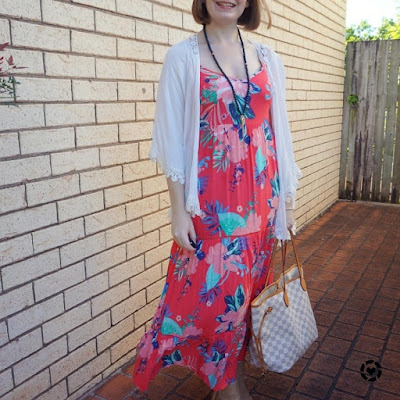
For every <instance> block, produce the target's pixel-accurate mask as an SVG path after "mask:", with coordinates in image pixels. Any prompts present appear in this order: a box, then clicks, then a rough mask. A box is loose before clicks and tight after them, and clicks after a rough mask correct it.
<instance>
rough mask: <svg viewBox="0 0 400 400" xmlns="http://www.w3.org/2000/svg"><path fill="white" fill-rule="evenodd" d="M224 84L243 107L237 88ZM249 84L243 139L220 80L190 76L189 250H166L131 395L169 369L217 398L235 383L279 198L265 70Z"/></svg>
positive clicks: (241, 83) (243, 85)
mask: <svg viewBox="0 0 400 400" xmlns="http://www.w3.org/2000/svg"><path fill="white" fill-rule="evenodd" d="M231 82H232V84H233V85H234V88H235V92H236V94H237V96H238V102H239V105H240V106H242V107H243V104H244V97H245V95H246V92H247V80H240V79H233V78H232V79H231ZM250 83H251V86H250V95H251V100H250V102H249V107H248V108H247V112H246V126H247V133H246V135H245V136H244V138H243V132H242V128H241V125H240V122H239V115H238V114H237V112H236V107H235V104H234V102H233V94H232V90H231V88H230V86H229V83H228V81H227V80H226V79H225V77H224V76H223V75H222V74H220V73H217V72H214V71H211V70H209V69H206V68H204V67H201V69H200V101H201V106H200V113H201V114H200V135H199V140H200V142H199V154H198V160H199V161H198V194H199V201H200V207H201V210H202V215H201V216H195V217H194V218H193V223H194V227H195V230H196V235H197V242H196V251H188V250H186V249H182V248H180V247H179V246H178V245H177V244H176V242H175V241H174V242H173V244H172V248H171V252H170V257H169V258H170V259H169V265H168V271H167V277H166V283H165V286H164V289H163V292H162V294H161V299H160V302H159V304H158V308H157V310H156V312H155V315H154V318H153V320H152V324H151V328H150V330H148V331H147V332H146V333H145V334H144V335H143V336H142V338H141V340H140V342H139V344H138V346H137V358H136V362H135V365H134V369H133V381H134V383H136V385H137V386H138V387H139V389H141V390H146V389H147V388H148V384H149V381H150V380H151V379H153V378H154V376H155V375H156V374H157V372H158V371H159V370H160V369H161V368H164V367H169V366H172V365H183V366H186V367H188V368H190V369H191V370H193V371H194V372H195V373H196V374H197V375H198V376H199V377H200V378H201V379H202V380H203V381H204V382H205V383H206V384H207V385H208V386H209V387H210V388H212V389H213V390H221V389H223V388H225V387H226V386H227V385H229V384H230V383H232V382H233V381H235V379H236V368H237V362H238V361H241V360H243V358H244V356H245V353H246V348H247V344H248V340H249V338H250V303H251V301H252V300H253V299H254V298H255V297H256V296H257V294H259V293H260V292H261V290H262V289H263V288H264V287H265V284H266V276H267V272H268V268H269V264H270V259H271V251H272V247H273V243H274V240H275V239H274V228H275V219H276V218H275V216H276V210H277V207H278V195H279V181H278V170H277V167H278V166H277V159H276V149H275V140H274V132H273V131H272V128H271V122H270V121H271V118H270V106H271V101H272V93H271V85H270V81H269V79H268V75H267V69H266V66H265V64H263V65H262V67H261V69H260V70H259V71H258V72H257V73H255V74H254V75H252V76H251V77H250ZM271 281H272V274H271ZM271 281H270V282H271ZM270 282H268V283H270Z"/></svg>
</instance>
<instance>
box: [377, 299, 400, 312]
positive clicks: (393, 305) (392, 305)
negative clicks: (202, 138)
mask: <svg viewBox="0 0 400 400" xmlns="http://www.w3.org/2000/svg"><path fill="white" fill-rule="evenodd" d="M373 306H374V307H377V308H384V309H386V310H390V311H395V310H396V309H397V306H398V301H393V299H390V298H388V297H383V296H378V297H377V298H376V300H375V301H374V304H373Z"/></svg>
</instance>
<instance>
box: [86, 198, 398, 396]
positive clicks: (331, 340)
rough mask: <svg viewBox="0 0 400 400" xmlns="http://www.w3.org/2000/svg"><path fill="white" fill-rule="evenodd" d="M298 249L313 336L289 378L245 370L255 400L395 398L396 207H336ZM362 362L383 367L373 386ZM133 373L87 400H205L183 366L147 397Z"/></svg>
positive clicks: (302, 236)
mask: <svg viewBox="0 0 400 400" xmlns="http://www.w3.org/2000/svg"><path fill="white" fill-rule="evenodd" d="M296 243H297V248H298V250H299V256H300V260H301V262H302V263H303V265H304V269H305V274H306V280H307V283H308V289H309V294H310V298H311V300H312V303H313V307H314V312H315V316H316V320H317V323H318V328H319V338H318V341H317V342H315V343H314V345H313V346H312V347H311V348H310V350H309V351H308V352H307V353H306V354H305V356H304V357H303V358H302V359H300V360H299V362H298V363H297V364H296V365H295V367H294V368H293V369H292V370H291V371H289V372H288V373H285V374H276V373H273V372H268V373H266V374H265V375H263V374H262V372H261V371H260V370H257V369H255V368H252V367H251V366H249V365H248V364H246V368H245V372H246V383H247V386H248V388H249V389H250V391H251V394H252V397H253V399H254V400H261V399H289V400H307V399H332V400H353V399H354V400H355V399H360V398H361V399H371V400H372V399H373V400H400V310H399V303H400V277H399V276H400V206H388V205H380V204H374V203H364V202H357V203H352V202H338V203H336V204H335V205H333V206H332V207H331V209H330V210H328V211H327V212H326V213H325V214H324V215H323V216H321V217H320V218H318V219H316V220H315V221H314V222H312V223H311V224H310V225H309V226H307V227H306V228H305V229H303V230H302V231H301V232H299V233H298V235H297V240H296ZM289 261H290V262H293V259H292V258H291V259H290V260H289ZM275 276H276V275H275ZM368 360H373V361H376V362H379V363H380V365H381V370H382V374H381V376H380V378H379V379H377V380H376V381H375V382H369V381H367V380H364V379H363V378H362V376H361V373H360V367H361V365H362V364H363V363H365V362H366V361H368ZM131 369H132V365H129V366H128V367H126V368H125V369H124V371H123V372H122V373H120V374H117V375H115V376H114V377H112V378H111V379H109V380H108V381H107V382H104V383H103V386H102V387H101V388H99V389H97V390H95V393H92V395H90V396H87V397H86V399H85V400H99V399H101V400H104V399H106V400H139V399H150V400H161V399H166V400H167V399H168V400H178V399H181V400H182V399H186V400H188V399H190V400H201V399H209V398H210V391H209V389H208V388H207V387H206V386H205V385H204V383H202V382H201V381H200V379H199V378H197V376H196V375H194V374H193V373H191V372H190V371H188V370H186V369H184V368H182V367H170V368H165V369H162V370H161V371H160V373H159V374H158V375H157V377H156V378H155V379H154V380H153V382H152V384H151V386H150V388H149V393H148V394H147V395H146V394H145V393H142V392H138V390H137V388H135V387H134V386H133V384H132V381H131V375H130V374H131Z"/></svg>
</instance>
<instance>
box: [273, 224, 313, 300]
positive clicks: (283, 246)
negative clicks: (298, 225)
mask: <svg viewBox="0 0 400 400" xmlns="http://www.w3.org/2000/svg"><path fill="white" fill-rule="evenodd" d="M289 233H290V238H291V242H292V246H293V251H294V256H295V259H296V264H297V267H298V268H299V273H300V283H301V287H302V288H303V290H304V291H305V290H307V287H306V283H305V280H304V275H303V270H302V265H301V264H300V260H299V256H298V254H297V249H296V245H295V240H294V235H293V232H292V230H291V229H289ZM279 240H280V239H275V241H274V247H273V250H272V254H271V262H270V265H269V268H268V274H267V279H266V282H265V285H268V281H269V277H270V275H271V273H272V271H273V269H274V268H273V265H274V259H275V253H276V247H277V244H278V241H279ZM280 241H281V252H282V279H283V296H284V300H285V304H286V306H289V298H288V296H287V293H286V279H285V278H286V277H285V265H286V252H287V242H288V240H280Z"/></svg>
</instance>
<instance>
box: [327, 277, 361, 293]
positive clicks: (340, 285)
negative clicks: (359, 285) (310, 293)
mask: <svg viewBox="0 0 400 400" xmlns="http://www.w3.org/2000/svg"><path fill="white" fill-rule="evenodd" d="M355 286H356V282H355V281H349V280H347V279H342V278H341V277H339V278H337V279H336V281H335V283H334V285H333V287H334V288H335V289H341V290H346V289H348V290H353V289H354V288H355Z"/></svg>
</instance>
